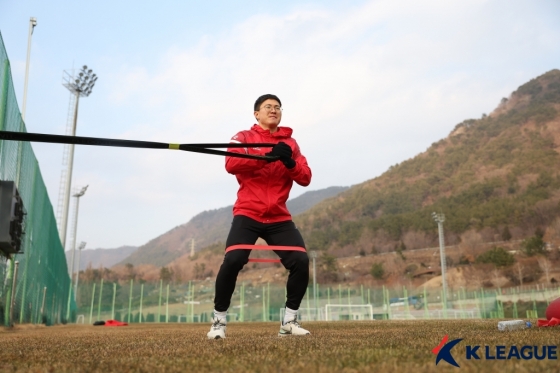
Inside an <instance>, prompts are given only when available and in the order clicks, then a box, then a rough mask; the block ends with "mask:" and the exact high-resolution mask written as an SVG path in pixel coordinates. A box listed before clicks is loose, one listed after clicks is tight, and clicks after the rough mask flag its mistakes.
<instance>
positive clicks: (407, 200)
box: [294, 69, 560, 256]
mask: <svg viewBox="0 0 560 373" xmlns="http://www.w3.org/2000/svg"><path fill="white" fill-rule="evenodd" d="M559 112H560V70H557V69H555V70H552V71H549V72H547V73H546V74H544V75H541V76H539V77H538V78H535V79H533V80H531V81H530V82H528V83H526V84H524V85H522V86H520V87H519V88H518V89H517V90H516V91H514V92H513V93H512V94H511V96H510V97H509V98H503V99H502V100H501V102H500V104H499V105H498V107H497V108H496V110H494V112H493V113H491V114H490V115H483V116H482V118H479V119H468V120H465V121H463V122H461V123H459V124H457V125H456V126H455V128H454V129H453V130H452V131H451V133H450V134H449V136H448V137H447V138H445V139H442V140H440V141H437V142H435V143H433V144H432V145H431V146H430V147H429V148H428V149H427V150H426V151H425V152H423V153H421V154H418V155H417V156H416V157H414V158H412V159H409V160H406V161H404V162H402V163H400V164H397V165H394V166H391V167H390V168H389V170H388V171H387V172H385V173H384V174H382V175H381V176H379V177H377V178H375V179H372V180H367V181H365V182H363V183H361V184H358V185H355V186H353V187H351V188H350V189H348V190H346V191H344V192H342V193H340V194H339V195H338V196H336V197H335V198H331V199H328V200H325V201H323V202H321V203H318V204H317V205H315V206H314V207H313V208H311V209H310V210H308V211H306V212H305V213H303V214H300V215H298V216H297V217H296V218H295V219H294V220H295V221H296V223H297V225H298V227H299V229H300V230H301V231H302V234H303V236H304V237H305V238H306V244H307V246H308V248H309V249H312V250H320V251H324V252H328V253H330V254H331V255H334V256H345V255H352V254H353V255H356V254H357V253H358V252H365V253H371V252H377V253H379V252H387V251H393V250H395V248H397V247H401V246H402V247H403V248H421V247H430V246H436V245H437V226H436V223H435V222H434V220H433V219H432V217H431V214H432V212H442V213H444V214H445V219H446V220H445V222H444V227H445V239H446V243H447V244H451V245H453V244H456V243H459V242H461V241H462V240H463V239H464V238H465V237H464V235H465V234H467V233H468V232H476V233H477V234H479V235H480V236H481V237H482V239H483V240H484V241H495V240H497V239H500V235H501V234H502V233H503V232H504V231H505V230H506V229H507V230H508V233H509V232H511V235H512V236H513V238H514V239H520V238H525V237H527V236H530V235H532V234H533V233H534V232H535V229H536V228H541V229H545V228H546V227H547V226H548V225H550V224H551V222H552V221H553V220H555V219H556V218H558V217H559V216H560V204H559V201H560V114H559Z"/></svg>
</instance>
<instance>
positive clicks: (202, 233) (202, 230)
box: [118, 187, 348, 267]
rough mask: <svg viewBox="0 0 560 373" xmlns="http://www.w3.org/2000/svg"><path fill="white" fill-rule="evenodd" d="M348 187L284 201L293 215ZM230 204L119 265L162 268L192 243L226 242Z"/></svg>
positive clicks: (177, 229) (151, 243)
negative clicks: (149, 265)
mask: <svg viewBox="0 0 560 373" xmlns="http://www.w3.org/2000/svg"><path fill="white" fill-rule="evenodd" d="M346 189H348V187H329V188H325V189H321V190H315V191H309V192H305V193H303V194H302V195H300V196H299V197H296V198H294V199H291V200H289V201H288V202H287V206H288V209H289V210H290V212H291V213H292V215H297V214H300V213H302V212H305V211H306V210H308V209H309V208H311V207H312V206H313V205H315V204H317V203H319V202H321V201H323V200H325V199H327V198H330V197H333V196H336V195H337V194H338V193H340V192H342V191H344V190H346ZM232 209H233V206H227V207H222V208H219V209H216V210H209V211H203V212H201V213H200V214H198V215H196V216H195V217H193V218H192V219H191V220H190V221H189V222H187V223H186V224H183V225H180V226H177V227H175V228H173V229H171V230H170V231H168V232H166V233H164V234H162V235H161V236H159V237H157V238H154V239H152V240H150V241H149V242H148V243H146V244H145V245H143V246H141V247H139V248H138V250H137V251H135V252H134V253H132V254H131V255H130V256H128V257H126V258H123V259H122V260H120V261H119V263H118V264H126V263H130V264H133V265H139V264H153V265H155V266H158V267H161V266H165V265H167V264H169V263H170V262H172V261H173V260H175V259H177V258H179V257H181V256H183V255H184V254H187V253H190V251H191V245H193V240H194V247H195V251H199V250H200V249H201V248H204V247H207V246H209V245H212V244H214V243H217V242H219V241H222V242H223V241H225V239H226V237H227V234H228V232H229V227H230V225H231V220H232V218H233V215H232Z"/></svg>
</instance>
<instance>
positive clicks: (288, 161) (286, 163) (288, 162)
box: [280, 158, 296, 169]
mask: <svg viewBox="0 0 560 373" xmlns="http://www.w3.org/2000/svg"><path fill="white" fill-rule="evenodd" d="M280 161H282V163H283V164H284V166H286V168H287V169H292V168H294V167H295V166H296V161H294V160H293V159H292V158H287V159H286V158H284V159H280Z"/></svg>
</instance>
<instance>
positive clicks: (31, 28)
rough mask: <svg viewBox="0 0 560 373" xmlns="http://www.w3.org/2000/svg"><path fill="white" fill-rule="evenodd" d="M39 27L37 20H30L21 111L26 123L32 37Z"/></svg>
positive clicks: (32, 18)
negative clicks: (36, 27)
mask: <svg viewBox="0 0 560 373" xmlns="http://www.w3.org/2000/svg"><path fill="white" fill-rule="evenodd" d="M35 26H37V18H35V17H31V18H29V34H28V36H27V62H26V63H25V83H24V85H23V106H22V109H21V119H22V120H23V121H24V122H25V109H26V107H27V83H28V81H29V60H30V58H31V35H33V30H34V29H35Z"/></svg>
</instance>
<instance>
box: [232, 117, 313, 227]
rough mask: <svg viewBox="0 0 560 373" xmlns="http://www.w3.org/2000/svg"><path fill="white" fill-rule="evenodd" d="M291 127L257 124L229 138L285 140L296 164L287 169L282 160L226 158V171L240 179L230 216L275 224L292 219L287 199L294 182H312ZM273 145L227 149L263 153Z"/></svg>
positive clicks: (255, 141)
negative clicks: (273, 128)
mask: <svg viewBox="0 0 560 373" xmlns="http://www.w3.org/2000/svg"><path fill="white" fill-rule="evenodd" d="M292 132H293V131H292V129H291V128H288V127H278V129H277V131H276V132H274V133H270V131H269V130H265V129H263V128H261V127H260V126H259V125H258V124H255V125H253V127H251V129H250V130H249V131H241V132H239V133H237V135H235V136H233V137H232V138H231V142H236V143H243V144H245V143H246V144H250V143H259V142H266V143H273V144H277V143H279V142H280V141H283V142H285V143H286V144H288V145H289V146H290V147H291V148H292V152H293V155H292V158H293V159H294V160H295V161H296V166H295V167H294V168H292V169H291V170H289V169H287V168H286V166H284V165H283V164H282V162H281V161H276V162H270V163H269V162H267V161H264V160H262V161H261V160H257V159H244V158H235V157H226V170H227V172H229V173H230V174H233V175H235V176H236V178H237V181H238V182H239V191H238V192H237V201H236V202H235V205H234V206H233V215H234V216H235V215H244V216H247V217H249V218H251V219H254V220H257V221H259V222H261V223H277V222H281V221H286V220H291V219H292V216H291V215H290V212H289V211H288V208H287V207H286V201H287V200H288V196H289V194H290V190H291V189H292V185H293V182H294V181H295V182H296V183H298V184H299V185H301V186H308V185H309V183H310V182H311V169H310V168H309V166H308V165H307V160H306V159H305V157H304V156H303V155H302V154H301V152H300V150H299V146H298V144H297V142H296V140H295V139H293V138H292ZM271 150H272V148H251V147H247V148H229V149H228V151H230V152H234V153H247V154H258V155H264V154H265V153H268V152H270V151H271Z"/></svg>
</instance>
